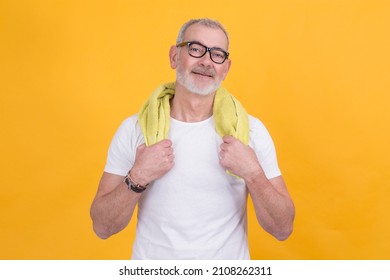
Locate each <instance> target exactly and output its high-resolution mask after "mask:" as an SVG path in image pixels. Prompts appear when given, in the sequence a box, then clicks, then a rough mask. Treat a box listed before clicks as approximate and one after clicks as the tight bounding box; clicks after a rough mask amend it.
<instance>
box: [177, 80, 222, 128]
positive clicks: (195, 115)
mask: <svg viewBox="0 0 390 280" xmlns="http://www.w3.org/2000/svg"><path fill="white" fill-rule="evenodd" d="M214 96H215V93H211V94H209V95H206V96H202V95H199V94H195V93H192V92H189V91H188V90H186V89H185V88H184V87H182V86H181V85H180V84H178V83H176V89H175V96H174V97H173V98H172V99H171V117H172V118H174V119H176V120H179V121H182V122H200V121H203V120H206V119H208V118H210V117H211V116H212V115H213V102H214Z"/></svg>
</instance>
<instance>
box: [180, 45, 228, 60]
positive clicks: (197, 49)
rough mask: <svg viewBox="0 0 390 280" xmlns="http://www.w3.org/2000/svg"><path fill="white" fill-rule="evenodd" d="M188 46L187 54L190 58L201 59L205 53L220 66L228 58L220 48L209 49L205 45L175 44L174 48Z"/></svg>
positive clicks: (226, 53)
mask: <svg viewBox="0 0 390 280" xmlns="http://www.w3.org/2000/svg"><path fill="white" fill-rule="evenodd" d="M185 45H187V46H188V54H189V55H190V56H192V57H196V58H201V57H203V56H204V55H205V54H206V53H207V52H209V54H210V59H211V60H212V61H213V62H215V63H217V64H222V63H224V62H225V60H226V59H227V58H228V57H229V53H228V52H226V51H224V50H223V49H220V48H209V47H206V46H205V45H202V44H201V43H199V42H182V43H180V44H177V45H176V47H184V46H185Z"/></svg>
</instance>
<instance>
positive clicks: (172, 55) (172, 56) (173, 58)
mask: <svg viewBox="0 0 390 280" xmlns="http://www.w3.org/2000/svg"><path fill="white" fill-rule="evenodd" d="M177 56H178V50H177V47H176V46H172V47H171V48H170V50H169V62H170V64H171V68H172V69H176V67H177Z"/></svg>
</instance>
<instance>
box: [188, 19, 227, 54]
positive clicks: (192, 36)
mask: <svg viewBox="0 0 390 280" xmlns="http://www.w3.org/2000/svg"><path fill="white" fill-rule="evenodd" d="M183 40H184V41H198V42H200V43H202V44H204V45H206V46H208V47H210V48H213V47H218V48H222V49H225V50H226V49H227V47H228V40H227V38H226V35H225V33H224V32H223V31H222V30H221V29H219V28H211V27H207V26H204V25H202V24H193V25H191V26H190V27H188V28H187V30H186V32H185V33H184V38H183Z"/></svg>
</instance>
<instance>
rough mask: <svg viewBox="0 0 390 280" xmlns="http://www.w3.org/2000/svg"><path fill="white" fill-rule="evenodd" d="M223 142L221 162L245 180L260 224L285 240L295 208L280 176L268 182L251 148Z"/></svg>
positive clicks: (227, 140) (227, 138)
mask: <svg viewBox="0 0 390 280" xmlns="http://www.w3.org/2000/svg"><path fill="white" fill-rule="evenodd" d="M223 140H224V143H223V144H222V145H221V153H220V155H221V160H220V163H221V165H222V166H223V167H225V168H226V169H228V170H230V171H231V172H232V173H234V174H236V175H238V176H240V177H241V178H243V179H244V181H245V183H246V186H247V188H248V190H249V194H250V195H251V198H252V201H253V204H254V207H255V211H256V217H257V220H258V222H259V224H260V225H261V226H262V227H263V228H264V229H265V230H266V231H267V232H269V233H270V234H272V235H273V236H274V237H275V238H277V239H278V240H285V239H287V238H288V237H289V236H290V234H291V233H292V230H293V221H294V216H295V208H294V204H293V202H292V200H291V197H290V195H289V193H288V191H287V187H286V184H285V183H284V180H283V177H282V176H279V177H276V178H272V179H270V180H268V179H267V178H266V176H265V174H264V171H263V169H262V167H261V165H260V163H259V161H258V159H257V156H256V154H255V152H254V151H253V150H252V148H250V147H249V146H246V145H244V144H243V143H241V142H240V141H239V140H237V139H235V138H234V137H232V136H225V137H224V138H223Z"/></svg>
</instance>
